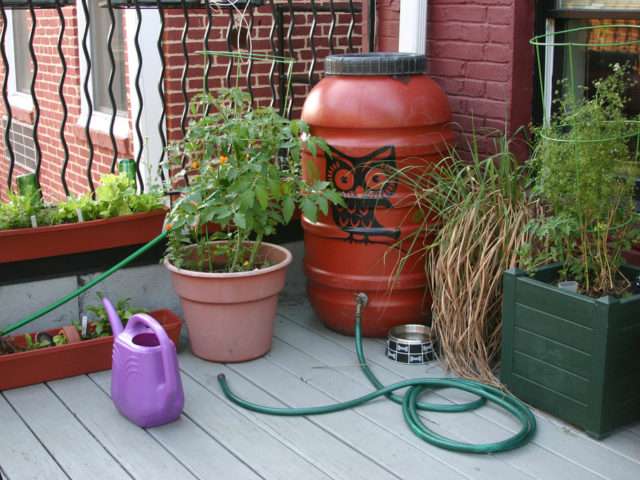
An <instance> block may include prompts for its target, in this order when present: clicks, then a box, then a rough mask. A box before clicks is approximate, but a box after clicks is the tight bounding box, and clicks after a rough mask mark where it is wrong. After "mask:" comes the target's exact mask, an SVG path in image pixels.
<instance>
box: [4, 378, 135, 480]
mask: <svg viewBox="0 0 640 480" xmlns="http://www.w3.org/2000/svg"><path fill="white" fill-rule="evenodd" d="M81 378H86V377H81ZM93 389H94V390H96V387H95V385H94V386H93ZM96 391H97V392H98V393H100V392H99V390H96ZM5 398H6V399H7V401H9V402H10V403H11V405H12V406H13V408H15V410H16V411H17V412H18V413H19V414H20V416H21V417H22V419H23V420H24V421H25V422H26V423H27V424H28V425H29V428H31V429H32V431H33V432H34V433H35V434H36V435H37V436H38V439H39V440H40V441H41V442H42V444H43V445H44V446H45V447H46V448H47V450H48V451H49V452H51V455H53V456H54V457H55V459H56V462H57V463H58V464H59V465H60V466H61V467H62V469H63V470H64V472H65V473H66V474H67V475H68V476H69V477H71V478H96V479H105V480H109V479H114V480H118V479H128V478H130V477H129V475H127V472H126V471H125V470H124V469H123V468H122V467H121V466H120V465H118V463H117V462H116V461H115V459H114V458H113V457H112V456H111V455H109V453H108V452H107V451H106V450H105V449H104V447H103V446H102V445H101V444H100V443H99V441H98V440H96V437H95V436H94V435H92V434H91V433H90V432H89V431H88V430H87V429H86V428H85V427H84V425H83V424H82V423H81V422H80V421H79V420H78V419H77V417H76V416H75V415H74V414H72V413H71V412H70V411H69V410H68V409H67V408H66V406H65V405H64V404H63V403H62V402H61V401H60V400H59V399H58V398H57V397H56V395H54V392H53V391H52V390H50V389H49V388H48V387H47V386H46V385H43V384H39V385H32V386H29V387H24V388H19V389H15V390H11V391H8V392H5Z"/></svg>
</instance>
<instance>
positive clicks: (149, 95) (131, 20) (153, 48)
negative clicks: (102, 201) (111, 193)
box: [76, 0, 167, 186]
mask: <svg viewBox="0 0 640 480" xmlns="http://www.w3.org/2000/svg"><path fill="white" fill-rule="evenodd" d="M76 11H77V12H78V13H77V15H78V47H79V56H80V90H81V94H80V98H81V105H80V116H79V118H78V125H80V126H82V127H84V126H85V125H86V123H87V118H88V116H89V103H88V102H87V99H86V96H85V95H84V81H85V77H86V75H87V62H86V59H85V56H84V52H83V49H82V37H83V35H84V29H85V25H86V17H85V15H84V10H83V8H82V1H81V0H76ZM121 11H122V12H123V21H124V27H125V28H124V29H125V49H126V58H127V61H126V64H125V68H126V70H127V72H126V73H127V78H128V79H129V81H128V84H127V85H126V88H127V105H128V111H127V112H126V113H125V115H121V114H118V115H116V121H115V124H114V135H115V136H116V137H117V138H121V139H126V138H129V136H131V135H132V136H133V143H134V148H133V151H134V152H137V151H139V149H140V144H139V140H138V136H137V134H136V132H135V119H136V118H137V115H138V111H139V110H140V102H139V101H138V97H137V94H136V87H135V77H136V73H137V70H138V65H139V63H140V59H139V58H138V56H137V54H136V49H135V31H136V26H137V24H138V19H137V13H136V11H135V10H132V9H125V10H121ZM140 14H141V22H142V23H141V26H140V35H139V38H140V42H139V43H140V50H141V55H142V57H143V58H144V68H143V69H142V72H141V75H140V90H141V91H142V99H143V102H144V109H143V110H142V116H141V119H140V130H141V131H142V138H143V145H142V149H143V150H142V152H143V154H142V160H141V165H140V173H141V174H142V176H143V179H144V182H145V185H147V186H148V185H150V184H157V183H158V181H159V175H158V171H159V170H158V160H159V159H160V157H161V156H162V141H161V137H160V133H159V132H158V119H159V118H160V115H161V112H162V102H163V99H162V98H161V97H160V93H159V92H158V81H159V78H160V75H161V72H162V60H161V58H160V53H159V52H158V48H157V39H158V36H159V34H160V25H161V22H160V12H159V11H157V10H156V9H142V10H141V11H140ZM89 41H90V39H89ZM88 47H90V46H89V45H88ZM89 51H91V50H89ZM92 75H93V71H92V74H91V75H90V78H89V82H90V84H89V85H90V88H89V97H90V98H91V101H92V102H93V83H91V82H93V78H92ZM130 124H131V126H132V128H133V131H132V128H130ZM110 125H111V114H108V113H104V112H99V111H96V110H94V111H93V114H92V117H91V125H90V126H89V128H90V130H93V131H97V132H101V133H106V134H109V132H110ZM163 130H164V134H165V138H166V133H167V132H166V124H165V125H163Z"/></svg>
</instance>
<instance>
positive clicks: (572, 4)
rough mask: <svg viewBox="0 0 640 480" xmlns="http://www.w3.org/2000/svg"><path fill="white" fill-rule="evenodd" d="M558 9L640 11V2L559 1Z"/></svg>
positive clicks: (611, 0)
mask: <svg viewBox="0 0 640 480" xmlns="http://www.w3.org/2000/svg"><path fill="white" fill-rule="evenodd" d="M558 8H573V9H582V10H587V9H591V10H602V9H605V8H606V9H612V10H629V9H633V8H639V9H640V0H558Z"/></svg>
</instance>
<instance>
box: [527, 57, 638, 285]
mask: <svg viewBox="0 0 640 480" xmlns="http://www.w3.org/2000/svg"><path fill="white" fill-rule="evenodd" d="M626 78H627V69H626V68H623V67H619V66H614V72H613V73H612V74H611V75H610V76H609V77H607V78H605V79H602V80H600V81H598V82H596V83H595V90H594V94H593V96H592V98H590V99H586V100H577V99H576V98H575V97H574V96H572V95H565V96H564V97H563V98H562V99H561V100H559V102H558V113H557V114H556V115H555V116H554V118H553V119H552V121H551V122H550V125H548V126H546V127H543V128H541V129H540V130H539V131H538V132H537V134H538V142H537V147H536V149H535V152H534V159H533V160H534V163H533V165H534V167H535V168H536V175H537V176H536V180H535V182H534V187H533V193H534V195H536V196H537V197H538V198H540V199H541V200H542V201H543V202H544V204H545V206H546V208H547V215H545V216H543V217H540V218H538V219H536V220H534V221H532V222H531V223H530V225H529V229H530V230H531V232H532V234H533V235H534V238H535V239H536V240H537V245H533V244H529V245H527V246H526V248H525V249H524V250H523V254H524V258H525V259H527V262H528V265H529V267H531V268H533V267H535V266H538V265H540V264H544V263H550V262H560V264H561V265H562V269H561V271H560V275H561V278H560V280H564V279H570V280H576V281H578V283H579V284H580V285H581V288H582V290H583V291H584V292H586V293H589V294H592V295H602V294H607V293H614V292H616V291H618V290H620V282H621V274H620V267H621V265H622V263H623V258H622V252H623V251H625V250H627V249H629V248H630V246H631V244H632V242H633V241H634V240H635V239H636V238H637V231H636V227H635V224H636V223H637V221H638V216H637V214H636V213H635V204H634V202H633V184H634V181H635V179H634V178H632V177H629V176H626V175H621V174H620V171H621V170H622V169H623V166H624V165H628V164H629V163H630V162H631V161H632V156H633V155H632V149H631V148H630V143H631V140H632V139H633V138H634V135H637V134H638V125H639V124H638V122H637V119H636V120H630V119H628V118H626V117H625V115H624V107H625V105H626V103H627V99H626V98H625V97H624V91H625V89H626V87H627V81H626ZM534 249H535V250H536V253H534V252H533V251H534Z"/></svg>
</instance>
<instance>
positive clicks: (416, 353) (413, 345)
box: [386, 324, 435, 365]
mask: <svg viewBox="0 0 640 480" xmlns="http://www.w3.org/2000/svg"><path fill="white" fill-rule="evenodd" d="M386 354H387V357H389V358H390V359H391V360H395V361H396V362H401V363H408V364H411V365H421V364H423V363H427V362H429V361H431V360H433V359H434V358H435V354H434V350H433V340H432V338H431V329H430V328H429V327H427V326H426V325H413V324H409V325H398V326H396V327H393V328H392V329H391V330H389V334H388V336H387V348H386Z"/></svg>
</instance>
